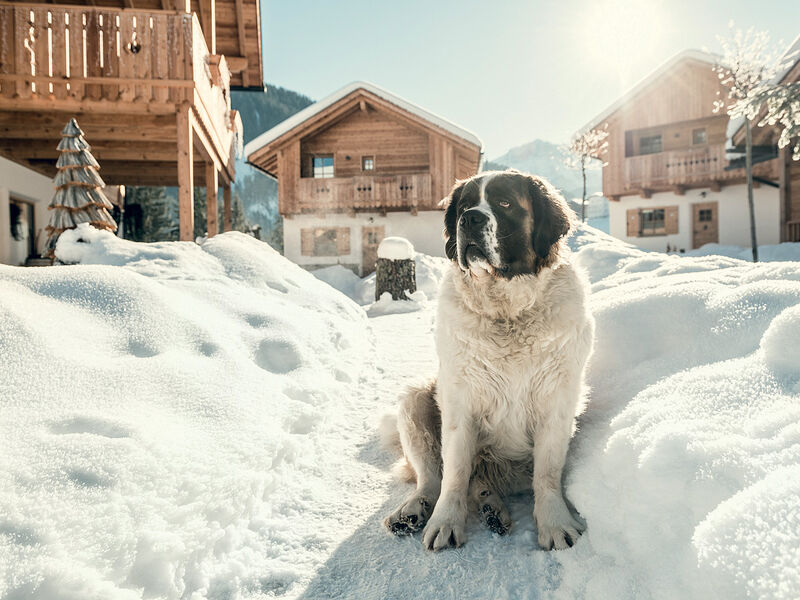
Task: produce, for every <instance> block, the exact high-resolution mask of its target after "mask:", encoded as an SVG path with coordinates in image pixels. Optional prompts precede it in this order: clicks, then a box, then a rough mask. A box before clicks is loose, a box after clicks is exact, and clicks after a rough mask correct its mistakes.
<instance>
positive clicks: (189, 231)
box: [178, 104, 194, 242]
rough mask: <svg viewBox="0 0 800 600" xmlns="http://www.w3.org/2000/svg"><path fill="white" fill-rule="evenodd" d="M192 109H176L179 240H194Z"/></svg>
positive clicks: (186, 106)
mask: <svg viewBox="0 0 800 600" xmlns="http://www.w3.org/2000/svg"><path fill="white" fill-rule="evenodd" d="M193 129H194V127H193V126H192V107H191V106H189V105H188V104H183V105H181V106H180V108H178V214H179V220H180V240H181V241H183V242H191V241H192V240H193V239H194V140H193V138H194V135H193V132H192V130H193Z"/></svg>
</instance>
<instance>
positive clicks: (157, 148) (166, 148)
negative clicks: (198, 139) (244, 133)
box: [0, 138, 177, 166]
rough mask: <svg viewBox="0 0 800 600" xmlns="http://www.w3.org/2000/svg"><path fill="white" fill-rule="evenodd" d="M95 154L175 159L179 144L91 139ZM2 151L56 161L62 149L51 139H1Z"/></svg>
mask: <svg viewBox="0 0 800 600" xmlns="http://www.w3.org/2000/svg"><path fill="white" fill-rule="evenodd" d="M91 146H92V155H93V156H94V157H95V158H96V159H97V160H99V161H100V162H101V166H102V162H103V161H105V160H127V161H132V162H140V161H147V162H149V161H171V162H175V156H176V152H177V150H176V146H175V143H174V142H172V143H169V142H138V141H136V142H124V141H119V140H104V141H100V142H96V141H94V140H92V142H91ZM0 151H2V152H3V154H5V155H9V156H13V157H14V159H15V160H16V159H32V158H44V159H46V158H49V159H52V160H53V161H55V160H57V159H58V157H59V155H60V152H59V151H58V150H56V146H55V144H53V142H52V141H50V140H31V139H27V140H26V139H24V138H5V139H0Z"/></svg>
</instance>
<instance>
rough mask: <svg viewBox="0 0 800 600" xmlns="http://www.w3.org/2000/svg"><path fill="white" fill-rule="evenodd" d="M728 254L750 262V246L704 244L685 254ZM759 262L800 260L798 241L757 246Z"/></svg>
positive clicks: (751, 257)
mask: <svg viewBox="0 0 800 600" xmlns="http://www.w3.org/2000/svg"><path fill="white" fill-rule="evenodd" d="M712 255H717V256H728V257H730V258H738V259H739V260H746V261H747V262H752V260H753V250H752V248H743V247H742V246H723V245H721V244H705V245H704V246H701V247H700V248H698V249H696V250H689V251H687V252H686V256H712ZM758 260H759V262H775V261H787V260H789V261H800V243H798V242H784V243H783V244H773V245H766V246H759V247H758Z"/></svg>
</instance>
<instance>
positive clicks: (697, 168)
mask: <svg viewBox="0 0 800 600" xmlns="http://www.w3.org/2000/svg"><path fill="white" fill-rule="evenodd" d="M715 61H716V57H715V56H714V55H711V54H708V53H706V52H700V51H696V50H689V51H685V52H682V53H680V54H678V55H676V56H675V57H673V58H671V59H670V60H669V61H667V62H666V63H665V64H663V65H662V66H660V67H659V68H658V69H656V70H655V71H654V72H653V73H652V74H651V75H649V76H648V77H647V78H645V79H644V80H643V81H641V82H640V83H639V84H638V85H636V86H634V87H633V88H632V89H631V90H630V91H629V92H628V93H626V94H625V95H624V96H623V97H622V98H620V99H619V100H618V101H616V102H615V103H614V104H612V105H611V106H610V107H609V108H608V109H606V110H605V111H603V113H601V114H600V115H598V116H597V117H595V118H594V119H593V120H592V121H591V122H590V123H588V124H587V125H586V126H585V127H584V128H583V130H586V129H592V128H596V127H607V129H608V147H607V150H605V151H604V152H603V153H602V154H601V155H600V156H598V157H597V158H600V159H601V160H603V162H604V166H603V194H604V195H605V196H606V197H607V198H608V199H609V200H610V201H611V202H610V204H609V218H610V232H611V234H612V235H614V236H616V237H619V238H621V239H624V240H625V241H628V242H630V243H632V244H635V245H638V246H641V247H645V248H648V249H653V250H662V251H663V250H668V249H669V250H677V251H681V250H686V249H692V248H697V247H699V246H702V245H703V244H706V243H709V242H719V243H724V244H736V245H748V244H749V233H748V232H749V219H748V218H747V215H746V212H747V203H746V189H745V186H744V182H745V172H744V169H743V168H741V166H740V165H739V163H738V162H731V160H729V158H730V157H729V156H728V154H727V152H726V147H727V145H728V137H729V136H728V125H729V117H728V116H727V115H726V114H724V112H721V113H714V101H715V100H718V99H721V98H724V97H725V94H726V90H725V89H724V88H723V87H722V85H721V83H720V81H719V78H718V77H717V74H716V73H715V72H714V71H713V70H712V66H713V65H714V63H715ZM760 159H762V160H761V162H759V163H758V164H756V165H755V166H754V176H755V180H756V182H757V183H756V185H757V186H759V187H760V189H759V190H757V192H758V194H757V196H758V197H757V199H756V204H757V212H758V215H757V216H758V217H760V218H757V221H760V222H759V230H761V229H763V232H761V233H760V235H761V237H762V238H763V239H764V240H765V241H764V242H763V243H775V242H777V240H778V225H779V223H778V215H777V186H778V183H777V182H778V178H779V172H778V164H777V160H775V159H774V154H771V155H770V154H769V153H767V154H762V155H761V156H760ZM773 213H774V214H773Z"/></svg>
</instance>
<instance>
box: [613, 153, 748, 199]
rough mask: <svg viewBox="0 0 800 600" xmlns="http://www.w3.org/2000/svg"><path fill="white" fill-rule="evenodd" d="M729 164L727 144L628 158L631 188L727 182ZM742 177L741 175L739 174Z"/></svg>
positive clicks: (627, 169) (626, 173) (730, 174)
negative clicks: (714, 181) (710, 180)
mask: <svg viewBox="0 0 800 600" xmlns="http://www.w3.org/2000/svg"><path fill="white" fill-rule="evenodd" d="M727 164H728V161H727V159H726V158H725V148H724V146H723V145H721V144H719V145H715V146H707V147H705V148H701V149H696V150H681V151H670V152H659V153H658V154H645V155H642V156H629V157H627V158H626V159H625V184H626V186H627V187H636V188H646V187H648V186H654V187H655V186H659V185H681V184H691V183H694V182H697V181H701V180H708V179H727V178H729V177H731V176H732V175H733V173H731V172H730V171H727V172H726V171H725V167H726V166H727ZM737 175H738V174H737Z"/></svg>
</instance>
